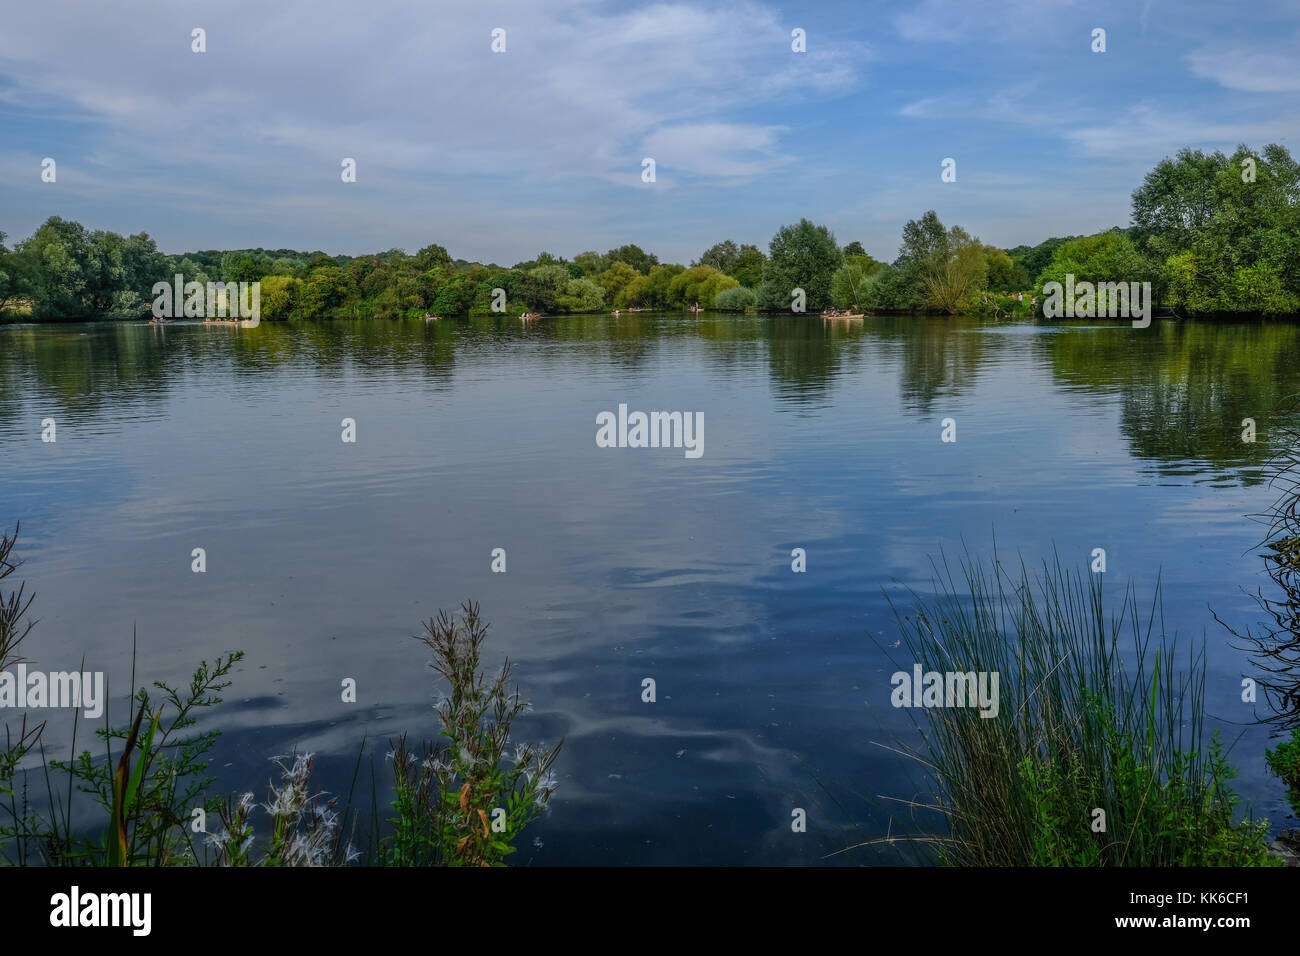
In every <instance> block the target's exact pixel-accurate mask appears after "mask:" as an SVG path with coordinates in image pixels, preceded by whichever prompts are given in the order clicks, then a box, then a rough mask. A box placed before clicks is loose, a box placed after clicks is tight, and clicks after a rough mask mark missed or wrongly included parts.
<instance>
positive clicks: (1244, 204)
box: [1133, 144, 1300, 314]
mask: <svg viewBox="0 0 1300 956" xmlns="http://www.w3.org/2000/svg"><path fill="white" fill-rule="evenodd" d="M1133 221H1134V223H1135V228H1134V233H1135V234H1136V236H1137V241H1138V243H1139V244H1140V247H1141V248H1142V249H1143V250H1144V251H1145V252H1147V253H1148V254H1149V255H1151V256H1152V257H1154V258H1156V259H1158V260H1161V261H1163V263H1164V275H1165V277H1166V279H1167V281H1168V286H1169V288H1168V291H1167V296H1166V298H1167V299H1168V301H1169V302H1170V304H1173V305H1174V306H1175V307H1179V308H1183V309H1185V310H1186V311H1187V312H1189V313H1191V314H1196V313H1212V312H1266V313H1269V314H1277V313H1278V312H1279V311H1281V312H1289V311H1294V310H1295V309H1294V306H1292V305H1291V304H1290V303H1292V302H1293V301H1295V300H1297V299H1300V166H1298V165H1297V163H1296V162H1295V161H1294V160H1293V159H1292V158H1291V155H1290V153H1289V152H1288V151H1287V150H1286V149H1285V148H1283V147H1281V146H1278V145H1276V144H1274V145H1270V146H1266V147H1265V148H1264V150H1263V151H1262V153H1260V154H1256V153H1254V152H1252V151H1251V150H1250V149H1249V148H1247V147H1246V146H1244V145H1241V146H1238V147H1237V149H1236V151H1235V152H1234V153H1233V155H1232V156H1231V157H1228V156H1225V155H1224V154H1223V153H1221V152H1215V153H1213V154H1209V155H1207V154H1205V153H1202V152H1200V151H1199V150H1189V149H1184V150H1182V151H1180V152H1179V153H1178V156H1177V157H1176V158H1175V159H1172V160H1171V159H1165V160H1163V161H1161V162H1160V163H1159V164H1158V165H1157V166H1156V168H1155V169H1154V170H1152V171H1151V172H1150V173H1148V174H1147V176H1146V179H1145V181H1144V182H1143V185H1142V187H1141V188H1139V189H1138V190H1137V191H1135V192H1134V194H1133Z"/></svg>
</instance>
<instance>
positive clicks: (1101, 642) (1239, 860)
mask: <svg viewBox="0 0 1300 956" xmlns="http://www.w3.org/2000/svg"><path fill="white" fill-rule="evenodd" d="M935 571H936V574H937V575H938V578H939V581H938V593H937V595H936V596H935V597H933V598H931V599H922V598H921V597H920V596H918V595H916V594H915V593H913V594H912V597H913V598H914V599H915V601H916V604H917V607H916V610H915V611H914V612H913V613H911V614H903V613H902V612H901V611H899V609H898V608H897V606H895V613H896V615H897V616H898V622H899V626H900V629H901V631H902V643H903V645H904V647H905V648H906V650H907V652H908V654H909V655H910V657H911V660H910V661H908V662H907V663H906V665H905V666H904V665H900V669H904V670H910V668H911V664H912V662H913V661H914V662H917V663H920V664H921V665H922V667H923V669H924V670H925V671H931V670H935V671H940V672H945V671H959V672H967V671H975V672H981V671H984V672H996V673H998V674H999V675H1000V686H999V690H1000V707H999V713H998V716H997V717H993V718H986V717H981V716H980V711H979V710H978V709H977V708H966V707H947V708H942V707H941V708H931V709H926V710H923V711H911V713H913V714H914V715H918V716H916V717H915V718H914V719H916V720H917V721H918V729H919V730H920V732H921V735H922V738H923V740H924V743H923V744H922V745H921V747H920V748H919V749H915V748H909V753H911V755H912V756H913V757H914V758H915V759H916V760H918V761H919V762H920V763H921V765H922V766H924V767H925V768H926V771H927V774H928V777H929V783H930V786H931V789H932V791H933V798H932V800H930V801H928V802H925V803H919V802H917V805H918V806H926V807H928V808H930V809H933V810H937V811H938V812H939V813H940V814H941V815H942V817H943V818H944V819H945V820H946V823H947V830H948V832H947V833H946V834H939V835H937V836H935V837H933V838H931V839H933V840H934V842H935V843H936V844H937V845H938V847H939V848H940V849H939V852H940V855H941V858H942V860H943V861H944V862H946V863H950V864H954V865H963V866H1205V865H1235V866H1250V865H1270V864H1271V863H1272V862H1273V861H1272V859H1271V858H1270V857H1269V856H1268V855H1267V853H1266V851H1265V846H1266V844H1267V839H1266V828H1267V824H1266V823H1254V822H1250V821H1249V820H1245V821H1238V820H1237V819H1236V810H1237V799H1236V798H1235V796H1234V795H1233V793H1232V791H1231V789H1230V788H1229V786H1228V783H1229V781H1230V780H1231V778H1232V777H1233V776H1234V772H1233V770H1232V768H1231V767H1230V766H1229V764H1228V763H1227V760H1226V758H1225V756H1224V753H1223V751H1222V748H1221V747H1220V746H1219V742H1218V740H1217V739H1213V740H1211V741H1208V742H1207V741H1206V740H1205V739H1204V706H1203V702H1204V697H1205V661H1204V651H1203V648H1200V649H1193V648H1189V649H1188V650H1186V651H1185V652H1184V653H1183V654H1182V657H1183V662H1182V666H1177V665H1176V658H1177V657H1178V656H1179V655H1178V653H1177V652H1178V648H1177V647H1176V646H1175V645H1176V642H1175V641H1174V640H1172V639H1166V637H1165V635H1164V633H1163V623H1162V621H1161V619H1160V598H1159V588H1158V586H1157V591H1156V596H1155V599H1154V600H1153V602H1152V606H1151V608H1150V610H1149V611H1147V612H1145V613H1144V612H1143V611H1142V610H1141V609H1140V608H1139V606H1138V602H1137V599H1136V597H1135V596H1134V594H1133V592H1132V590H1131V588H1129V589H1125V591H1124V592H1123V594H1122V595H1121V597H1120V598H1119V601H1118V603H1117V605H1116V606H1115V608H1114V609H1113V611H1112V610H1111V609H1109V608H1108V607H1106V606H1105V603H1104V601H1103V587H1102V577H1103V576H1102V575H1099V574H1092V575H1089V574H1088V573H1087V572H1074V571H1069V570H1067V569H1065V568H1063V567H1062V566H1061V564H1060V562H1059V559H1058V560H1056V561H1055V562H1054V563H1051V564H1044V566H1043V567H1042V568H1041V570H1039V571H1037V572H1036V573H1034V574H1031V573H1030V572H1029V571H1028V569H1027V568H1025V567H1024V566H1023V565H1021V567H1020V568H1019V569H1018V570H1017V571H1015V572H1012V571H1009V570H1007V569H1006V568H1004V567H1003V566H1002V565H1001V563H999V562H997V561H996V559H995V560H994V562H993V564H992V565H991V566H985V565H982V564H978V563H976V562H974V561H972V560H970V559H969V558H968V559H967V560H966V561H964V562H963V564H962V568H961V574H960V578H961V581H962V583H961V585H959V584H958V583H957V579H956V577H955V576H954V574H953V572H952V569H951V568H950V566H949V565H948V563H947V561H946V559H945V560H943V561H941V562H939V563H938V564H937V565H936V567H935ZM1103 815H1104V816H1103ZM1103 821H1104V822H1103ZM1103 826H1104V829H1103Z"/></svg>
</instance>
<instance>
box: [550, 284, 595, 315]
mask: <svg viewBox="0 0 1300 956" xmlns="http://www.w3.org/2000/svg"><path fill="white" fill-rule="evenodd" d="M604 301H605V290H604V289H602V288H601V287H600V284H599V283H597V282H596V280H594V279H588V278H587V277H586V276H581V277H579V278H577V279H570V280H569V281H568V282H567V283H566V284H565V286H564V291H563V292H562V293H560V294H559V295H557V296H556V302H557V304H558V305H559V306H560V307H561V308H563V309H567V310H568V311H570V312H596V311H598V310H599V309H600V307H601V305H603V304H604Z"/></svg>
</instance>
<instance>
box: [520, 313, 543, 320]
mask: <svg viewBox="0 0 1300 956" xmlns="http://www.w3.org/2000/svg"><path fill="white" fill-rule="evenodd" d="M541 317H542V313H540V312H521V313H520V315H519V318H521V319H523V320H524V321H525V322H527V321H528V320H529V319H540V318H541Z"/></svg>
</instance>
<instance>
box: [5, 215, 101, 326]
mask: <svg viewBox="0 0 1300 956" xmlns="http://www.w3.org/2000/svg"><path fill="white" fill-rule="evenodd" d="M17 253H18V255H19V256H21V257H22V259H23V260H24V262H23V268H24V272H25V273H26V274H27V275H28V276H29V283H28V294H29V295H30V297H31V300H32V317H33V318H37V319H85V318H90V317H92V310H91V309H90V308H89V307H88V306H87V304H86V302H85V301H84V300H83V293H84V292H85V291H86V286H87V283H88V278H89V277H88V273H89V272H90V271H91V263H90V240H89V237H88V236H87V235H86V230H85V227H83V226H82V225H81V223H78V222H72V221H69V220H65V219H62V218H60V217H58V216H51V217H50V218H49V219H47V220H46V221H45V222H44V223H43V224H42V225H41V227H40V228H39V229H37V230H36V232H34V233H33V234H32V235H31V236H30V237H29V238H27V239H25V240H23V241H22V242H21V243H19V244H18V246H17Z"/></svg>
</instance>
